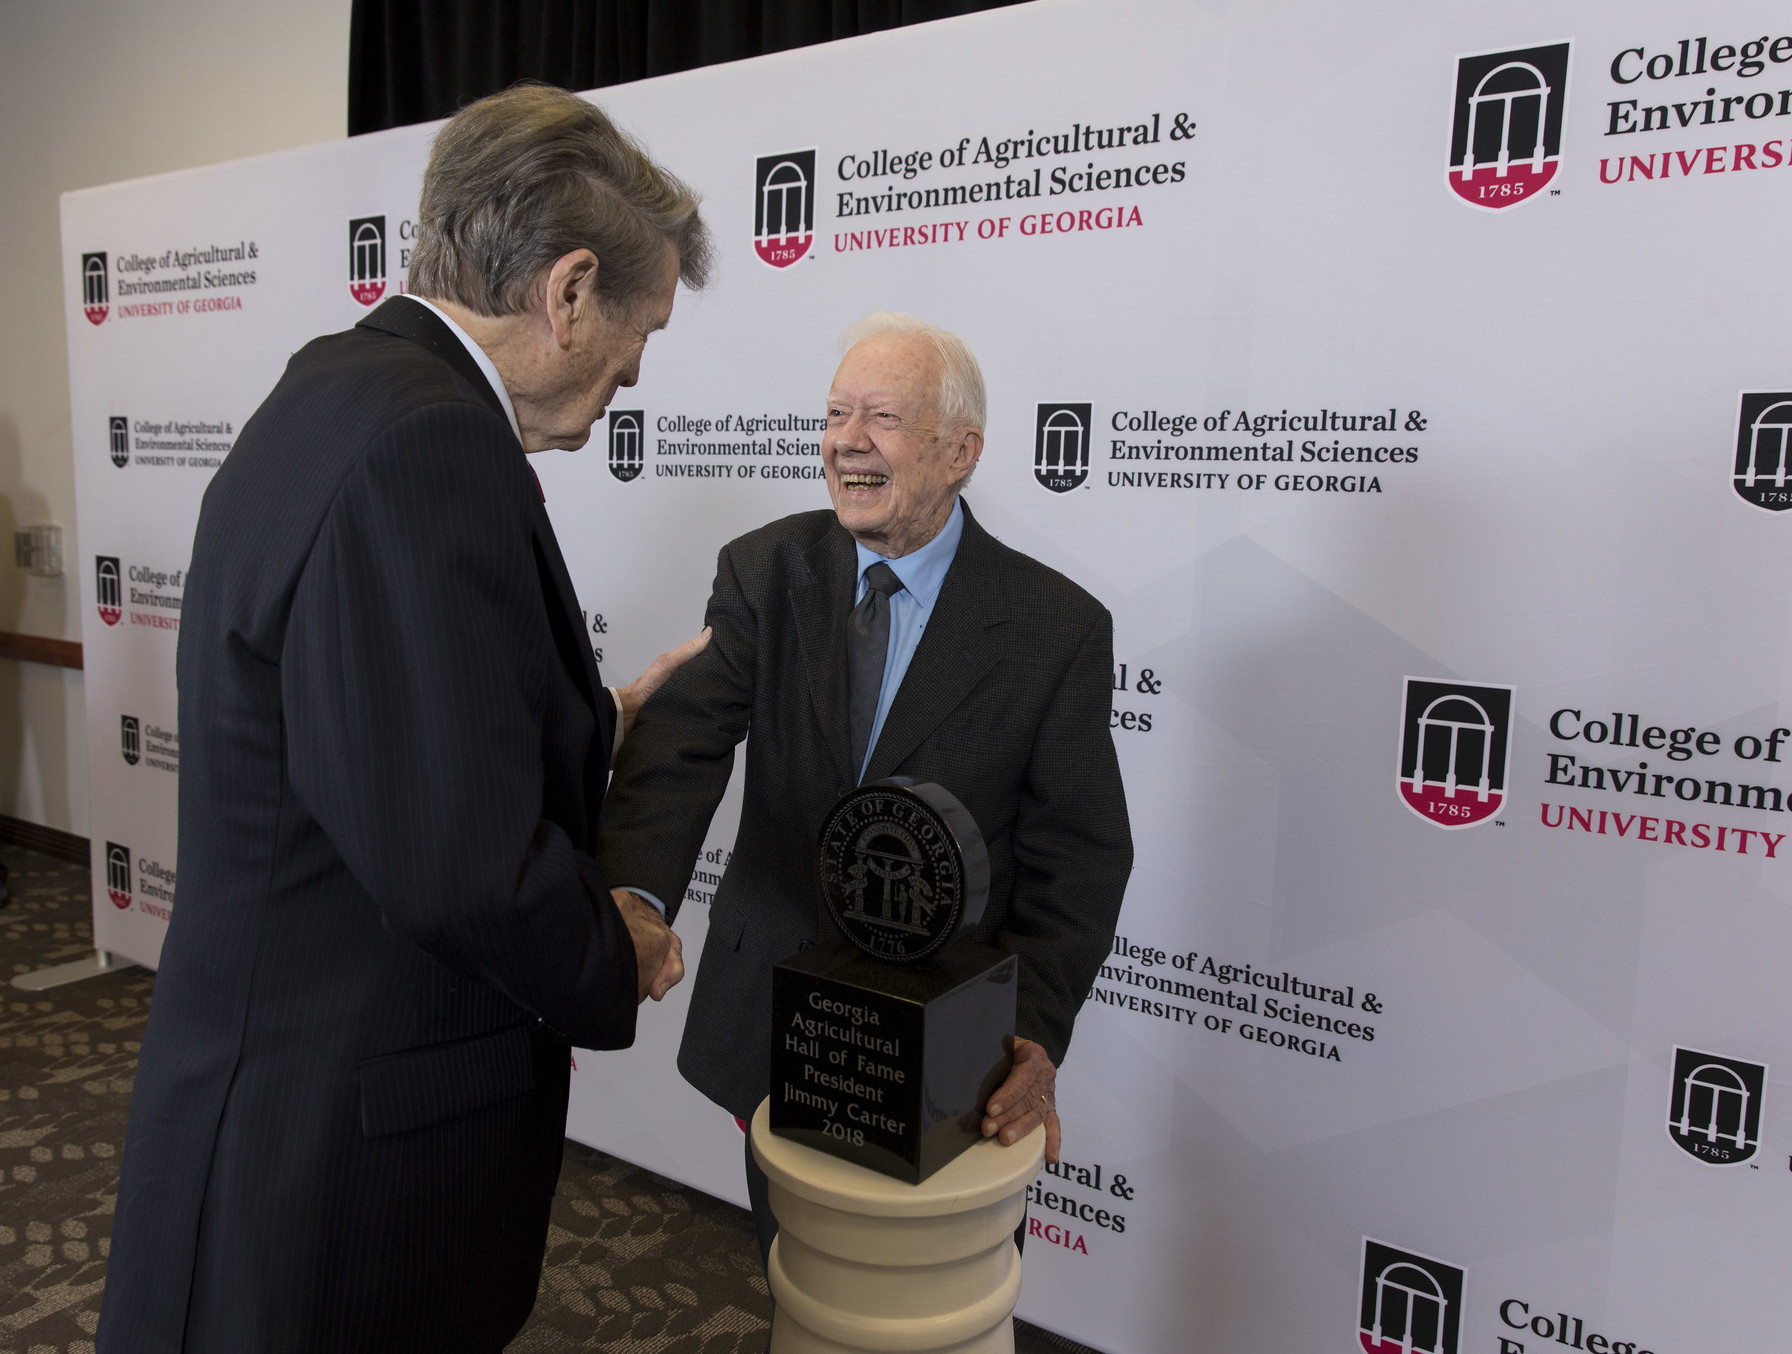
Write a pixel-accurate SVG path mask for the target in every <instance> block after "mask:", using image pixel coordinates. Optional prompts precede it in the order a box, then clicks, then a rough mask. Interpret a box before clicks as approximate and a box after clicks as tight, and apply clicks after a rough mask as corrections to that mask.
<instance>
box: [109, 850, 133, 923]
mask: <svg viewBox="0 0 1792 1354" xmlns="http://www.w3.org/2000/svg"><path fill="white" fill-rule="evenodd" d="M106 896H107V897H108V898H110V899H111V900H112V906H113V907H116V908H118V909H119V910H120V911H128V910H129V908H130V906H131V849H130V847H128V846H120V845H119V844H118V843H117V842H107V843H106Z"/></svg>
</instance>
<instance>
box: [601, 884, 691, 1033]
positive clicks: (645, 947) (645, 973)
mask: <svg viewBox="0 0 1792 1354" xmlns="http://www.w3.org/2000/svg"><path fill="white" fill-rule="evenodd" d="M610 897H611V898H612V899H614V900H615V902H616V910H617V911H618V912H620V913H621V914H622V920H623V921H624V922H626V923H627V924H628V933H629V937H630V939H632V940H633V941H634V942H635V980H636V986H637V990H636V993H635V1004H636V1005H637V1006H638V1005H640V1004H641V1003H642V1002H643V1001H646V1000H647V998H649V997H652V998H653V999H654V1000H655V1001H658V1000H660V998H662V997H664V996H665V995H666V993H668V992H670V991H671V990H672V989H673V988H674V987H676V986H677V985H678V982H679V980H680V979H681V978H683V977H684V942H683V941H681V940H680V939H679V938H678V935H677V933H676V932H674V931H673V930H672V928H671V927H670V926H667V925H666V919H665V918H664V917H662V916H660V914H659V912H658V911H657V910H656V909H655V908H654V906H653V904H651V903H649V902H648V901H647V900H646V899H644V898H642V897H640V896H639V895H638V894H634V893H630V892H629V891H628V890H627V889H611V890H610Z"/></svg>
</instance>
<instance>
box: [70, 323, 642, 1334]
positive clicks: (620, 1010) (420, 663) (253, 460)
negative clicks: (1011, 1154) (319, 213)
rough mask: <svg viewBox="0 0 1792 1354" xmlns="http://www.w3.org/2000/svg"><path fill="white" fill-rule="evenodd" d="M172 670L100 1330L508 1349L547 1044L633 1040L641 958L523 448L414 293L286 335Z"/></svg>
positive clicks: (578, 660)
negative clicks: (174, 743) (170, 744)
mask: <svg viewBox="0 0 1792 1354" xmlns="http://www.w3.org/2000/svg"><path fill="white" fill-rule="evenodd" d="M177 671H178V677H179V683H180V728H181V736H182V743H183V747H182V766H181V778H180V856H179V880H178V887H177V891H176V901H175V906H174V918H173V922H172V924H171V926H170V928H169V932H168V938H167V944H166V946H165V948H164V949H163V952H162V967H161V971H160V972H159V973H158V975H157V978H156V988H155V998H154V1004H153V1010H152V1014H151V1016H150V1022H149V1030H148V1033H147V1035H146V1037H145V1042H144V1047H143V1053H142V1058H141V1061H140V1064H139V1068H138V1074H137V1082H136V1089H135V1092H134V1094H133V1097H132V1104H131V1112H130V1125H129V1129H128V1132H127V1136H126V1143H125V1152H124V1161H123V1176H122V1182H121V1186H120V1196H119V1203H118V1216H117V1221H116V1224H115V1227H114V1231H113V1240H112V1249H111V1258H110V1264H109V1269H108V1273H107V1282H106V1294H105V1306H104V1312H103V1315H102V1318H101V1324H100V1330H99V1348H100V1349H101V1350H102V1351H104V1352H105V1354H139V1352H142V1354H173V1351H176V1350H184V1351H190V1352H191V1354H213V1352H214V1351H217V1352H218V1354H266V1352H268V1351H292V1354H301V1352H302V1354H325V1352H326V1351H329V1352H334V1351H341V1354H371V1352H372V1351H376V1350H377V1351H382V1352H383V1354H390V1352H391V1351H409V1350H415V1351H419V1352H422V1351H428V1352H429V1354H442V1351H496V1350H498V1349H501V1348H502V1347H503V1345H504V1344H505V1342H506V1341H507V1340H508V1339H509V1338H510V1337H511V1336H512V1335H513V1334H514V1333H515V1332H516V1331H517V1329H518V1328H519V1327H520V1326H521V1325H522V1324H523V1322H524V1321H525V1319H526V1318H527V1317H528V1314H529V1310H530V1308H531V1306H532V1304H533V1302H534V1299H535V1291H536V1284H537V1280H538V1276H539V1273H540V1267H541V1257H542V1248H543V1242H544V1237H545V1234H546V1230H547V1220H548V1205H549V1201H550V1199H551V1197H552V1194H553V1190H554V1185H555V1181H556V1179H557V1177H558V1174H559V1169H560V1154H561V1146H562V1140H563V1135H564V1131H565V1120H566V1094H567V1078H568V1058H569V1048H568V1041H569V1040H570V1041H573V1042H576V1043H578V1044H580V1045H582V1046H585V1047H592V1048H616V1047H622V1046H625V1045H627V1044H628V1043H630V1042H631V1041H632V1039H633V1036H634V1027H635V959H634V948H633V945H632V943H631V942H630V940H629V937H628V932H627V928H626V926H625V925H624V923H623V921H622V919H621V917H620V915H619V914H618V913H617V911H616V909H615V907H614V905H613V904H612V903H611V901H610V898H609V888H608V885H607V884H606V883H605V880H604V877H603V873H602V871H601V869H600V868H599V867H598V864H597V862H596V860H595V859H594V857H593V855H592V854H591V853H592V851H593V848H594V847H595V844H596V839H597V825H598V814H599V811H600V805H601V802H602V798H603V787H604V783H605V779H606V776H607V774H608V770H609V767H608V760H609V757H608V753H609V748H610V735H611V730H612V729H613V727H614V723H613V721H614V709H613V704H612V702H611V699H610V697H609V695H608V693H606V692H605V691H604V689H603V687H602V685H601V683H600V682H599V679H598V673H597V667H596V664H595V662H594V661H593V657H592V653H591V649H590V647H589V645H588V644H587V643H586V642H585V640H584V637H583V624H582V622H581V618H580V611H579V605H578V599H577V597H576V596H575V595H574V593H573V588H572V583H571V580H570V579H569V578H568V577H567V573H566V567H565V564H564V563H563V562H562V560H561V557H560V550H559V547H558V545H557V544H556V543H555V539H554V532H553V528H552V527H551V526H550V525H549V523H548V518H547V515H546V513H545V511H544V510H543V507H542V503H541V499H540V492H539V490H538V489H537V487H536V484H535V481H534V479H533V477H532V475H531V474H530V471H529V468H528V465H527V463H526V461H525V460H524V457H523V453H522V451H521V449H520V448H519V447H518V445H517V441H516V437H515V435H514V434H513V433H512V432H511V430H510V426H509V424H508V423H507V421H506V420H505V418H504V416H503V413H502V408H501V406H500V404H499V403H498V400H497V397H496V395H495V394H494V393H493V392H492V390H491V388H490V386H489V385H488V384H487V383H486V381H485V378H484V377H483V376H482V375H481V374H480V371H479V368H478V366H477V365H476V364H475V363H474V362H473V360H472V358H471V357H470V356H469V355H468V354H467V352H466V350H465V349H464V348H463V347H462V346H461V344H460V343H459V342H458V341H457V340H456V339H455V336H454V335H453V333H452V332H451V331H450V330H449V329H448V328H447V327H446V326H445V325H444V324H442V322H441V321H440V320H439V319H437V318H436V317H435V316H434V315H433V314H432V313H431V312H429V311H428V310H427V309H426V308H425V307H423V306H420V305H418V304H417V303H415V302H414V301H410V300H407V299H402V298H400V299H394V300H392V301H389V302H387V303H386V304H385V305H384V306H382V307H381V308H380V309H379V310H377V311H375V312H374V313H373V314H372V315H370V316H369V317H368V318H367V319H366V320H364V321H363V322H362V323H361V324H360V325H359V326H357V327H356V328H355V329H354V330H352V331H350V332H348V333H343V334H335V335H331V336H329V337H327V338H321V339H318V340H316V341H314V342H312V343H310V344H308V345H307V346H306V347H305V348H304V349H303V350H301V351H300V352H299V353H297V354H296V355H295V356H294V357H293V358H292V360H291V362H290V363H289V364H288V366H287V369H286V372H285V374H284V375H283V376H282V377H281V379H280V382H279V384H278V385H277V386H276V387H275V388H274V391H273V393H272V394H270V395H269V396H268V398H267V400H266V401H265V402H264V403H263V404H262V406H261V408H260V409H259V410H257V411H256V413H255V415H254V416H253V417H252V418H251V419H249V421H248V422H247V423H246V424H245V425H244V426H243V430H242V433H241V436H240V437H239V438H238V440H237V443H236V446H235V448H234V449H233V450H232V451H231V453H230V455H229V456H228V457H227V458H226V459H225V462H224V465H223V466H222V467H221V468H220V469H219V471H218V473H217V475H216V477H215V479H214V480H213V482H212V484H211V486H210V488H209V489H208V490H207V492H206V495H205V502H204V506H203V508H202V510H201V512H200V517H199V526H198V531H197V535H196V536H195V539H194V543H193V559H192V567H191V569H190V571H189V578H188V586H187V589H186V600H185V607H184V610H183V614H182V617H181V633H180V648H179V657H178V661H177Z"/></svg>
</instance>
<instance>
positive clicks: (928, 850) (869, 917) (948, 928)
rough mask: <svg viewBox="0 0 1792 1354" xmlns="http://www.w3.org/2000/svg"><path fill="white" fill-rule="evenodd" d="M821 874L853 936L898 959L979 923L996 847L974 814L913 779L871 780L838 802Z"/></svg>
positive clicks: (824, 842)
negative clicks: (985, 838) (990, 844)
mask: <svg viewBox="0 0 1792 1354" xmlns="http://www.w3.org/2000/svg"><path fill="white" fill-rule="evenodd" d="M816 874H817V877H818V881H819V883H820V885H821V896H822V899H823V901H824V902H826V904H827V908H828V911H829V913H830V914H832V916H833V918H834V921H835V922H836V923H837V924H838V925H839V927H840V930H841V931H842V932H843V933H844V934H845V936H846V938H847V939H848V940H850V941H851V942H852V943H853V944H854V945H856V946H858V948H859V949H861V950H863V951H864V952H865V953H866V954H868V955H871V956H872V957H873V958H876V959H884V960H888V961H890V962H892V963H898V964H905V963H914V962H915V961H917V960H920V959H925V958H927V957H928V956H929V955H932V954H934V953H935V952H936V951H938V950H939V949H940V948H941V947H942V946H944V945H945V944H946V943H947V942H948V941H950V940H951V939H952V938H953V937H954V936H957V935H959V934H960V933H962V932H964V931H965V930H967V929H969V928H970V927H972V926H974V925H976V924H977V922H978V921H979V920H980V919H981V918H982V916H983V909H984V907H985V905H986V904H987V903H988V901H989V852H988V850H987V849H986V848H985V846H984V843H983V834H982V833H981V832H979V831H978V830H977V824H976V821H975V820H974V819H973V818H972V817H971V815H970V812H969V811H968V810H967V809H966V808H965V807H964V805H962V804H960V803H959V802H958V800H957V799H955V798H954V797H953V796H952V795H951V794H950V793H949V792H947V791H946V790H944V789H942V788H941V787H940V786H938V785H932V784H927V783H922V784H915V783H914V782H912V781H910V780H908V779H907V778H906V777H893V778H891V779H889V780H880V781H874V782H873V783H872V784H870V785H861V786H860V787H859V788H858V789H856V790H852V791H850V792H849V793H848V794H847V795H846V796H845V797H844V798H843V799H841V800H840V802H839V803H837V804H836V805H834V808H833V810H832V811H831V812H830V813H829V814H828V818H827V822H826V823H825V825H824V826H823V827H822V830H821V842H820V845H819V849H818V851H817V861H816Z"/></svg>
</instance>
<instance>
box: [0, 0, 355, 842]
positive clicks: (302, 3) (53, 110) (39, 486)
mask: <svg viewBox="0 0 1792 1354" xmlns="http://www.w3.org/2000/svg"><path fill="white" fill-rule="evenodd" d="M349 7H350V0H283V2H282V3H280V4H269V3H266V2H265V0H260V2H257V0H249V2H248V3H245V2H244V0H156V3H154V4H144V3H142V2H141V0H136V2H135V3H133V2H132V0H0V242H4V247H0V297H4V298H5V304H4V307H0V630H12V631H20V632H23V633H26V634H34V635H47V636H50V637H53V638H59V639H73V640H78V639H80V638H81V625H80V617H79V614H78V610H79V606H80V590H79V587H78V586H77V580H78V578H79V576H80V575H79V561H80V559H81V553H80V533H79V524H78V523H77V522H76V521H75V481H74V461H73V455H74V453H73V447H72V443H71V440H70V434H69V401H68V357H67V349H66V346H65V345H66V337H65V329H64V325H65V322H66V319H67V317H66V316H65V315H64V313H63V304H62V273H61V269H62V264H61V257H60V242H59V235H58V217H57V199H58V196H59V195H60V194H62V193H63V192H66V191H67V190H69V189H71V188H87V187H91V186H93V185H94V184H101V183H110V182H113V181H115V180H118V179H131V178H140V177H142V176H143V175H146V174H160V173H163V172H165V171H168V170H173V169H184V168H188V167H190V166H193V165H203V164H210V163H213V162H216V161H219V160H229V159H235V158H237V157H239V156H244V155H256V154H260V153H262V152H264V151H271V150H280V149H284V148H285V147H288V146H299V145H305V144H308V143H311V142H316V141H328V140H334V139H337V138H340V137H341V136H342V135H343V134H344V132H345V130H346V128H347V123H348V30H349ZM45 521H49V522H57V523H60V524H61V525H62V528H63V553H64V557H65V563H66V567H68V569H69V570H70V572H69V574H68V576H65V577H63V578H59V579H41V578H30V577H28V576H27V575H26V574H24V573H23V572H22V571H20V570H18V569H15V568H14V567H13V566H12V556H11V539H12V531H13V528H14V527H15V526H23V525H26V524H28V523H34V522H45ZM85 740H86V721H85V717H84V715H83V711H82V703H81V674H80V673H78V672H67V671H63V670H60V669H54V668H42V667H37V666H35V665H32V664H22V663H17V662H14V661H11V660H5V659H0V813H5V814H12V815H14V816H16V817H19V818H24V819H28V820H30V821H32V822H36V823H43V824H45V825H47V826H50V827H55V828H61V829H63V830H64V831H68V832H76V833H80V834H82V835H85V834H86V832H87V761H86V759H87V750H86V741H85Z"/></svg>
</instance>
